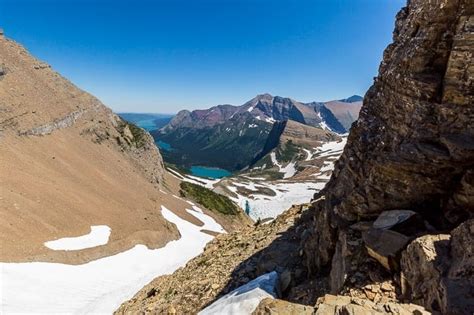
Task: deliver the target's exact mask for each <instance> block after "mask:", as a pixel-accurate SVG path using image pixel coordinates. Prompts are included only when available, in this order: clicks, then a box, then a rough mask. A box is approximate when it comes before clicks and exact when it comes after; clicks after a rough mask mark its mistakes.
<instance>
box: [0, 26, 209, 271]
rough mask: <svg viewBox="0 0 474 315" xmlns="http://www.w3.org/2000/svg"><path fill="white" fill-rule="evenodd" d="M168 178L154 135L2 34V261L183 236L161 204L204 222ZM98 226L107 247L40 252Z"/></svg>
mask: <svg viewBox="0 0 474 315" xmlns="http://www.w3.org/2000/svg"><path fill="white" fill-rule="evenodd" d="M164 173H165V171H164V168H163V163H162V159H161V156H160V153H159V152H158V150H157V149H156V147H155V146H154V144H153V139H152V138H151V136H150V135H149V134H148V133H145V132H143V131H142V130H141V129H138V128H134V127H133V126H130V125H128V124H126V123H125V122H124V121H122V120H121V119H120V118H119V117H118V116H117V115H115V114H114V113H112V111H111V110H110V109H108V108H107V107H105V106H104V105H103V104H101V103H100V101H99V100H97V99H96V98H94V97H93V96H91V95H89V94H87V93H85V92H83V91H82V90H80V89H78V88H77V87H75V86H74V85H73V84H71V83H70V82H69V81H68V80H66V79H64V78H63V77H61V76H60V75H59V74H58V73H56V72H55V71H53V70H52V69H51V68H50V67H49V66H48V65H47V64H44V63H43V62H41V61H39V60H37V59H35V58H34V57H32V56H30V55H29V54H28V52H27V51H26V50H25V49H24V48H23V47H22V46H20V45H18V44H17V43H15V42H13V41H11V40H9V39H6V38H4V37H3V36H1V35H0V261H30V260H41V261H61V262H66V263H81V262H84V261H88V260H91V259H95V258H99V257H103V256H107V255H110V254H113V253H117V252H120V251H123V250H125V249H128V248H131V247H132V246H133V245H135V244H146V245H148V246H149V247H151V248H156V247H160V246H162V245H164V244H165V243H166V242H168V241H169V240H171V239H176V238H178V237H179V235H178V232H177V230H176V227H175V226H174V225H172V224H169V223H168V222H167V221H166V220H165V219H164V218H163V217H162V216H161V212H160V209H161V205H165V206H166V207H167V208H169V209H170V210H172V211H175V212H176V213H177V214H178V215H180V216H181V217H184V218H185V219H188V220H189V221H191V222H193V223H195V224H202V222H200V221H199V220H197V219H196V218H194V217H193V216H191V215H189V214H188V213H187V212H185V211H184V209H185V207H189V204H187V203H186V202H184V201H183V200H181V199H179V198H177V197H174V196H173V194H172V193H171V192H169V191H168V188H167V185H166V183H165V182H164V180H163V177H164ZM92 225H107V226H109V227H110V228H111V230H112V233H111V235H110V239H109V243H108V244H107V245H103V246H99V247H96V248H90V249H86V250H80V251H75V252H66V251H52V250H49V249H48V248H46V247H45V246H44V245H43V243H44V242H45V241H49V240H54V239H58V238H63V237H74V236H80V235H84V234H87V233H89V232H90V228H91V226H92Z"/></svg>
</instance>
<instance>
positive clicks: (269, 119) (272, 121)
mask: <svg viewBox="0 0 474 315" xmlns="http://www.w3.org/2000/svg"><path fill="white" fill-rule="evenodd" d="M265 121H266V122H269V123H272V124H273V123H274V122H275V121H276V120H275V119H274V118H273V117H267V118H265Z"/></svg>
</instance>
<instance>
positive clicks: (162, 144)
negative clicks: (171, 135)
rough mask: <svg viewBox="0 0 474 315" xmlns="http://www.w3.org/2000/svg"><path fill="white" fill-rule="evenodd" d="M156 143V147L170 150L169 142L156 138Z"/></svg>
mask: <svg viewBox="0 0 474 315" xmlns="http://www.w3.org/2000/svg"><path fill="white" fill-rule="evenodd" d="M155 143H156V145H157V146H158V148H160V149H163V150H165V151H171V150H172V149H171V144H169V143H166V142H164V141H161V140H157V141H155Z"/></svg>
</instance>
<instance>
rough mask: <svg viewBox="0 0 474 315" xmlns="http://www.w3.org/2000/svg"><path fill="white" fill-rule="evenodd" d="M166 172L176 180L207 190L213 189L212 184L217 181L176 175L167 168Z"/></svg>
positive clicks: (176, 173)
mask: <svg viewBox="0 0 474 315" xmlns="http://www.w3.org/2000/svg"><path fill="white" fill-rule="evenodd" d="M167 170H168V171H169V172H170V173H171V175H173V176H174V177H176V178H178V179H180V180H182V181H185V182H189V183H193V184H196V185H201V186H204V187H206V188H208V189H213V188H214V184H215V183H217V182H218V181H219V179H208V178H203V177H197V176H192V175H184V174H180V173H178V172H176V171H175V170H172V169H170V168H167ZM175 197H176V198H179V197H177V196H175ZM179 199H181V198H179Z"/></svg>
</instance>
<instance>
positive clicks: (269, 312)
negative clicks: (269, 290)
mask: <svg viewBox="0 0 474 315" xmlns="http://www.w3.org/2000/svg"><path fill="white" fill-rule="evenodd" d="M314 312H315V309H314V307H312V306H308V305H302V304H295V303H290V302H287V301H283V300H278V299H270V298H267V299H264V300H262V301H261V302H260V304H259V305H258V306H257V308H256V309H255V311H254V312H253V313H252V314H253V315H277V314H278V315H312V314H314Z"/></svg>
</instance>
